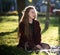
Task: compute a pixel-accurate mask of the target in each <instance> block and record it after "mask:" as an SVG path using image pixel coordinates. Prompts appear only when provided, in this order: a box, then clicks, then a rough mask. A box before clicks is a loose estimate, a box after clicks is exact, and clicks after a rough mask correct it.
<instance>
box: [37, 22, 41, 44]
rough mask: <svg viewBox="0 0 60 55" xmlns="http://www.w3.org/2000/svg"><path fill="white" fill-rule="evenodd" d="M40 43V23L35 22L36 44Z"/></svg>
mask: <svg viewBox="0 0 60 55" xmlns="http://www.w3.org/2000/svg"><path fill="white" fill-rule="evenodd" d="M40 43H41V27H40V23H39V22H37V44H40Z"/></svg>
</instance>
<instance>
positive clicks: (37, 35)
mask: <svg viewBox="0 0 60 55" xmlns="http://www.w3.org/2000/svg"><path fill="white" fill-rule="evenodd" d="M18 36H19V44H18V47H21V48H23V49H25V47H26V48H27V49H28V50H36V49H46V48H47V49H48V48H50V47H49V45H48V44H46V43H41V28H40V24H39V22H38V21H37V12H36V9H35V7H34V6H28V7H26V8H25V9H24V11H23V15H22V18H21V20H20V23H19V32H18Z"/></svg>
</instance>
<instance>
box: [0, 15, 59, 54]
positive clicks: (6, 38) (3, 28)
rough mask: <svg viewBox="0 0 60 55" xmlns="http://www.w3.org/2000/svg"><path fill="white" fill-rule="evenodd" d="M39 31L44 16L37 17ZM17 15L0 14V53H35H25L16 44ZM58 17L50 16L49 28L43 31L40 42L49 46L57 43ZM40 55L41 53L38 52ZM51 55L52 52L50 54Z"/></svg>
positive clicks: (42, 27)
mask: <svg viewBox="0 0 60 55" xmlns="http://www.w3.org/2000/svg"><path fill="white" fill-rule="evenodd" d="M38 21H39V22H40V24H41V25H40V26H41V32H42V31H43V29H44V23H45V17H38ZM17 32H18V16H0V47H1V48H0V50H1V55H8V54H9V55H36V54H35V53H34V52H32V53H27V52H26V51H23V50H21V49H19V48H17V47H16V46H17V44H18V36H17ZM58 41H59V34H58V18H54V17H50V26H49V29H47V30H45V31H43V33H42V42H44V43H48V44H49V45H50V46H57V45H59V42H58ZM40 55H41V54H40ZM52 55H53V54H52Z"/></svg>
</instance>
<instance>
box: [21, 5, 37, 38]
mask: <svg viewBox="0 0 60 55" xmlns="http://www.w3.org/2000/svg"><path fill="white" fill-rule="evenodd" d="M30 9H34V10H35V13H36V17H35V18H34V20H37V11H36V9H35V7H34V6H27V7H26V8H25V9H24V10H23V11H22V13H23V15H22V17H21V20H20V22H23V23H24V24H25V31H24V33H25V35H26V37H27V38H29V34H30V32H29V15H28V13H29V11H30Z"/></svg>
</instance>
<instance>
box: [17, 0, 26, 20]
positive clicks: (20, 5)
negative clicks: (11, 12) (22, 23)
mask: <svg viewBox="0 0 60 55" xmlns="http://www.w3.org/2000/svg"><path fill="white" fill-rule="evenodd" d="M24 8H25V0H17V11H18V16H19V19H18V20H20V19H21V16H22V10H23V9H24Z"/></svg>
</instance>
